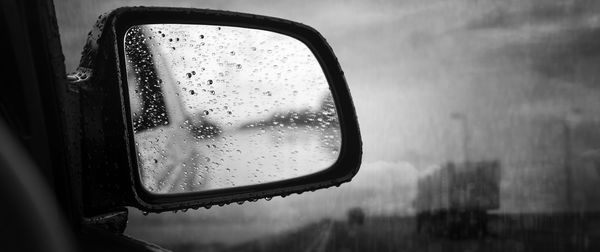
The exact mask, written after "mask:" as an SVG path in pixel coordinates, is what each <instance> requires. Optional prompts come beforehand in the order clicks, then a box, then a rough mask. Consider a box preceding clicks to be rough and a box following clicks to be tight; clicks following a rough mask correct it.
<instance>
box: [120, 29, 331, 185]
mask: <svg viewBox="0 0 600 252" xmlns="http://www.w3.org/2000/svg"><path fill="white" fill-rule="evenodd" d="M124 43H125V54H126V55H125V57H126V66H127V75H128V78H127V80H128V88H129V100H130V108H131V117H132V120H133V127H134V139H135V146H136V150H137V155H138V167H139V171H140V176H141V181H142V184H143V186H144V187H145V188H146V189H147V190H148V191H150V192H152V193H157V194H166V193H180V192H197V191H205V190H214V189H223V188H231V187H239V186H247V185H255V184H261V183H267V182H274V181H281V180H285V179H290V178H295V177H299V176H304V175H309V174H313V173H316V172H319V171H322V170H325V169H327V168H329V167H330V166H331V165H332V164H333V163H334V162H335V161H336V160H337V158H338V155H339V151H340V146H341V132H340V127H339V122H338V117H337V113H336V108H335V104H334V101H333V98H332V96H331V93H330V90H329V85H328V83H327V80H326V77H325V75H324V73H323V71H322V69H321V66H320V64H319V62H318V61H317V59H316V58H315V56H314V55H313V54H312V52H311V51H310V49H309V48H308V47H307V46H306V45H305V44H303V43H302V42H300V41H299V40H297V39H295V38H292V37H288V36H285V35H282V34H278V33H274V32H269V31H263V30H256V29H248V28H238V27H226V26H212V25H182V24H154V25H140V26H134V27H131V28H130V29H129V30H128V31H127V33H126V35H125V41H124Z"/></svg>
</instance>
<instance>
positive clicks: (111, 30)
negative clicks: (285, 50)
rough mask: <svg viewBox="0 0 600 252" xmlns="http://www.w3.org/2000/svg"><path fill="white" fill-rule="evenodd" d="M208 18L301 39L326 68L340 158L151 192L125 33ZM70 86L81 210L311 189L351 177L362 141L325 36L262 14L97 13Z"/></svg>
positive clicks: (204, 203)
mask: <svg viewBox="0 0 600 252" xmlns="http://www.w3.org/2000/svg"><path fill="white" fill-rule="evenodd" d="M158 23H160V24H208V25H221V26H234V27H244V28H253V29H261V30H268V31H272V32H277V33H281V34H284V35H287V36H291V37H293V38H296V39H298V40H300V41H301V42H303V43H304V44H306V45H307V46H308V48H309V49H310V50H311V51H312V52H313V53H314V55H315V57H316V58H317V59H318V61H319V63H320V64H321V67H322V69H323V71H324V73H325V76H326V78H327V81H328V82H329V88H330V90H331V93H332V96H333V98H334V102H335V106H336V109H337V113H338V116H339V122H340V129H341V136H342V146H341V149H340V154H339V155H340V156H339V158H338V160H337V161H336V162H335V163H334V164H333V165H332V166H331V167H330V168H329V169H326V170H323V171H321V172H318V173H314V174H311V175H308V176H303V177H298V178H293V179H288V180H283V181H276V182H271V183H266V184H259V185H252V186H242V187H235V188H227V189H222V190H214V191H205V192H191V193H179V194H169V195H159V194H152V193H149V192H148V191H147V190H145V189H144V188H143V186H142V184H141V180H140V174H139V171H138V164H137V162H138V161H137V155H136V149H135V144H134V139H133V134H134V133H133V132H134V131H133V124H132V118H131V111H130V106H129V96H128V86H127V74H126V64H125V56H124V55H125V53H124V50H125V49H124V43H123V38H124V36H125V34H126V32H127V30H128V29H129V28H130V27H132V26H135V25H143V24H158ZM70 81H71V83H70V84H71V88H72V89H73V92H74V93H77V94H78V97H79V98H78V103H77V106H78V109H79V111H80V114H81V118H80V120H79V122H78V123H77V125H78V126H77V127H79V129H78V130H79V131H80V132H81V136H82V138H81V143H80V146H81V152H82V154H83V155H82V156H83V160H82V164H81V171H80V175H81V181H79V182H80V184H81V187H82V200H83V205H84V214H85V215H87V216H92V215H95V214H100V213H104V212H108V211H111V210H113V209H116V208H119V207H123V206H132V207H136V208H138V209H141V210H143V211H147V212H162V211H169V210H178V209H187V208H198V207H209V206H211V205H224V204H229V203H232V202H241V201H246V200H256V199H260V198H265V197H274V196H285V195H289V194H293V193H302V192H304V191H313V190H317V189H321V188H327V187H330V186H334V185H340V184H341V183H344V182H348V181H350V180H351V179H352V177H353V176H354V175H355V174H356V173H357V172H358V169H359V167H360V163H361V158H362V140H361V136H360V131H359V127H358V120H357V117H356V112H355V109H354V104H353V102H352V98H351V96H350V92H349V90H348V86H347V83H346V80H345V78H344V73H343V71H342V69H341V67H340V65H339V63H338V61H337V58H336V56H335V55H334V53H333V51H332V49H331V48H330V46H329V45H328V44H327V42H326V41H325V39H324V38H323V37H322V36H321V35H320V34H319V33H318V32H317V31H316V30H314V29H313V28H311V27H308V26H306V25H303V24H300V23H296V22H292V21H288V20H283V19H278V18H272V17H265V16H257V15H250V14H243V13H235V12H227V11H215V10H204V9H183V8H158V7H126V8H120V9H117V10H114V11H112V12H110V13H107V14H105V15H102V16H100V18H99V20H98V22H97V23H96V25H95V26H94V28H93V30H92V31H91V32H90V34H89V36H88V41H87V43H86V46H85V48H84V51H83V53H82V59H81V62H80V66H79V68H78V70H77V73H76V74H74V75H72V76H71V79H70Z"/></svg>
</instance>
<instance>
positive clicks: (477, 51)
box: [54, 0, 600, 251]
mask: <svg viewBox="0 0 600 252" xmlns="http://www.w3.org/2000/svg"><path fill="white" fill-rule="evenodd" d="M54 2H55V8H56V12H57V18H58V22H59V28H60V33H61V40H62V46H63V52H64V54H65V63H66V66H67V69H68V70H70V71H72V70H75V69H76V68H77V65H78V62H79V58H80V53H81V50H82V48H83V45H84V43H85V40H86V36H87V34H88V32H89V30H90V29H91V27H92V26H93V24H94V22H95V21H96V18H97V17H98V16H99V15H100V14H102V13H104V12H107V11H110V10H113V9H115V8H118V7H121V6H138V5H143V6H178V7H194V8H208V9H219V10H230V11H238V12H247V13H254V14H261V15H267V16H275V17H280V18H285V19H290V20H293V21H297V22H301V23H304V24H307V25H309V26H312V27H314V28H316V29H317V30H318V31H320V32H321V33H322V35H323V36H324V37H325V38H326V39H327V41H328V42H329V43H330V44H331V46H332V48H333V49H334V51H335V53H336V55H337V56H338V59H339V61H340V64H341V66H342V68H343V69H344V72H345V74H346V78H347V81H348V85H349V87H350V91H351V93H352V96H353V99H354V104H355V106H356V110H357V114H358V118H359V123H360V126H361V133H362V137H363V142H364V147H363V148H364V156H363V164H362V166H361V169H360V171H359V173H358V174H357V176H356V177H355V178H354V179H353V181H352V182H351V183H346V184H343V185H341V186H340V187H337V188H336V187H334V188H329V189H324V190H320V191H316V192H308V193H303V194H300V195H290V196H288V197H285V198H282V197H276V198H273V199H272V200H269V201H267V200H259V201H257V202H249V203H245V204H243V205H238V204H232V205H227V206H223V207H218V206H214V207H212V208H210V209H200V210H190V211H187V212H178V213H161V214H150V215H147V216H145V215H143V214H142V213H141V212H139V211H138V210H136V209H133V208H131V209H130V216H129V224H128V228H127V230H126V234H128V235H130V236H132V237H136V238H140V239H143V240H147V241H150V242H153V243H156V244H159V245H161V246H164V247H166V248H170V249H174V250H176V251H179V250H181V251H202V250H204V251H211V250H233V251H241V250H246V251H247V250H252V251H278V250H281V249H282V248H290V247H294V246H295V247H297V248H298V250H317V251H319V250H331V251H341V250H344V249H346V250H348V251H358V250H374V249H385V250H391V251H394V250H401V249H405V250H411V249H414V250H423V249H429V250H431V251H437V250H444V249H442V248H444V247H446V248H448V246H462V247H457V248H459V249H460V250H464V249H468V248H478V249H485V250H493V248H496V249H497V250H499V251H503V250H508V249H511V250H517V251H523V250H531V249H534V248H535V249H540V248H546V247H544V246H550V247H552V246H553V244H554V243H553V242H559V243H560V246H558V247H556V246H554V247H553V248H554V249H565V250H567V249H568V248H573V247H569V246H578V247H576V248H580V249H582V250H591V248H593V246H596V245H595V244H596V242H595V241H594V239H593V237H596V235H598V234H600V229H598V231H596V226H594V225H596V224H598V223H596V219H595V217H593V216H595V215H594V214H595V213H596V212H597V211H598V210H600V193H599V192H598V190H597V188H598V185H599V184H600V113H599V112H600V99H599V98H600V85H599V81H600V71H599V70H598V68H599V66H600V65H599V63H600V43H599V42H598V41H600V12H599V11H600V2H597V1H591V0H587V1H586V0H581V1H576V0H555V1H549V0H506V1H494V0H439V1H438V0H429V1H417V0H400V1H392V0H375V1H357V0H332V1H310V2H309V3H307V2H304V1H291V0H284V1H275V0H268V1H242V0H239V1H127V0H124V1H113V0H107V1H91V0H90V1H74V0H73V1H71V0H55V1H54ZM476 162H497V164H498V170H499V171H498V178H497V181H496V182H494V181H492V182H490V183H492V184H493V183H496V184H497V188H498V191H497V192H495V194H494V193H492V194H494V197H497V199H496V198H494V197H492V198H494V199H493V201H494V202H495V203H497V206H494V207H491V208H489V209H484V210H485V211H486V214H489V215H490V216H492V217H494V218H497V219H494V220H500V221H497V222H490V223H489V224H488V225H489V227H488V229H490V230H491V231H490V232H491V233H494V235H492V236H490V237H492V238H489V237H488V238H487V239H486V240H474V241H471V242H470V243H468V242H467V243H465V242H460V243H456V242H449V241H447V240H444V239H441V240H440V239H438V238H432V236H429V235H425V236H418V235H416V233H417V232H416V231H415V230H416V229H417V228H416V227H415V226H418V224H415V223H414V222H415V219H418V218H419V217H418V216H420V215H419V213H420V212H422V210H423V207H424V205H423V204H425V205H426V206H425V208H431V206H430V203H426V202H428V201H427V200H423V199H425V198H426V197H429V198H428V199H430V200H431V198H436V197H440V196H439V195H441V194H440V193H438V194H435V195H438V196H435V195H434V196H431V193H429V194H428V193H425V191H427V188H428V186H427V184H428V183H429V184H431V183H435V181H436V178H434V177H435V176H438V177H440V176H441V177H442V178H443V177H444V176H449V175H439V174H442V173H440V172H439V171H445V170H448V168H447V167H450V166H452V165H454V166H456V167H458V168H457V169H458V170H460V167H471V166H473V167H475V166H477V165H469V164H474V163H476ZM475 170H477V169H475ZM456 172H458V171H451V172H450V174H454V173H456ZM467 177H468V176H467ZM428 178H429V179H428ZM426 180H429V181H434V182H421V181H426ZM438 180H439V179H438ZM466 180H468V179H466ZM492 180H493V179H492ZM448 190H450V189H448ZM450 191H451V190H450ZM484 191H485V190H484ZM424 195H430V196H424ZM424 197H425V198H424ZM466 197H467V201H469V199H468V197H470V196H466ZM481 197H483V198H485V197H487V196H486V193H483V194H481ZM418 202H425V203H418ZM420 204H421V205H420ZM434 208H435V207H434ZM459 208H460V207H459ZM488 210H489V211H488ZM574 214H576V215H577V216H579V217H573V218H576V219H577V218H579V219H581V218H583V220H585V221H584V222H586V223H588V224H586V226H585V227H584V228H576V231H573V229H570V231H572V232H570V233H569V234H568V235H567V234H564V233H560V232H559V231H556V230H557V229H561V227H563V226H564V225H575V226H578V225H579V226H580V225H582V224H581V223H582V222H577V221H572V220H571V219H569V218H571V217H569V216H572V215H574ZM365 216H366V217H365ZM540 216H541V217H540ZM565 216H567V217H565ZM581 216H583V217H581ZM415 217H417V218H415ZM492 217H490V218H492ZM365 218H366V219H365ZM427 218H428V217H425V219H427ZM565 219H568V220H567V221H565ZM490 221H492V220H491V219H490ZM363 222H364V223H363ZM417 222H418V221H417ZM356 223H359V224H356ZM361 223H362V224H361ZM498 223H499V224H498ZM540 223H541V224H540ZM548 223H549V224H548ZM565 223H570V224H565ZM573 223H575V224H573ZM355 225H359V226H361V228H356V227H355ZM364 226H367V227H368V228H364ZM599 227H600V226H599ZM536 228H546V229H545V230H552V231H548V232H545V233H544V234H545V235H546V236H544V235H537V236H535V238H532V237H533V236H530V235H529V236H528V235H523V233H522V232H524V230H525V231H529V230H535V229H536ZM507 230H508V231H507ZM503 232H504V233H503ZM532 232H533V231H532ZM309 233H310V235H309ZM528 234H529V233H528ZM536 234H538V233H536ZM549 234H552V235H556V237H559V238H560V237H562V238H564V239H565V241H562V240H561V239H562V238H561V239H554V238H551V237H554V236H548V235H549ZM511 235H513V236H516V238H515V237H513V236H511ZM333 237H337V238H335V239H334V238H333ZM509 237H510V238H509ZM565 237H566V238H565ZM573 237H575V238H573ZM567 240H568V241H567ZM572 240H574V241H576V244H575V245H573V242H572ZM356 241H363V243H360V244H359V243H357V242H356ZM364 241H368V242H364ZM296 243H298V244H301V245H298V244H296ZM534 243H535V244H537V245H531V244H534ZM293 244H296V245H297V246H296V245H293ZM385 244H387V245H385ZM543 244H545V245H543ZM563 245H564V246H563ZM487 246H489V247H487Z"/></svg>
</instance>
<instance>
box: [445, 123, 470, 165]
mask: <svg viewBox="0 0 600 252" xmlns="http://www.w3.org/2000/svg"><path fill="white" fill-rule="evenodd" d="M450 118H452V119H454V120H457V121H459V122H460V123H461V125H462V152H463V159H464V160H463V161H464V162H465V163H468V162H469V159H470V157H469V141H470V139H469V122H468V120H467V116H465V115H464V114H462V113H458V112H455V113H452V114H451V115H450Z"/></svg>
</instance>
